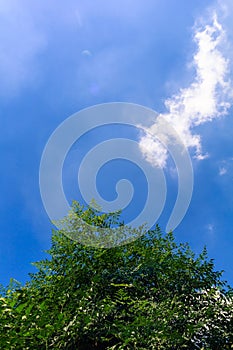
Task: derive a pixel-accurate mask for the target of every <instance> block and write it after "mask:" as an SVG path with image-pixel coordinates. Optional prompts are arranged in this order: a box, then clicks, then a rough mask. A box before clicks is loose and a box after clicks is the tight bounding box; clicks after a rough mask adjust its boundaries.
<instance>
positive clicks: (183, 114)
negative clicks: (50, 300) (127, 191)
mask: <svg viewBox="0 0 233 350" xmlns="http://www.w3.org/2000/svg"><path fill="white" fill-rule="evenodd" d="M232 15H233V4H232V1H231V0H223V1H221V4H220V2H215V1H210V0H209V1H207V0H206V1H203V0H202V1H201V0H195V1H187V0H163V1H160V0H158V1H157V0H156V1H155V0H148V1H146V2H145V1H142V0H136V1H135V0H134V1H133V0H124V1H121V0H119V1H117V2H116V1H115V2H113V1H107V0H96V1H95V2H93V1H90V0H87V1H73V0H70V1H68V2H66V3H64V2H63V1H60V0H58V1H57V0H56V1H54V0H51V1H46V2H45V1H40V2H32V1H29V0H28V1H26V0H2V1H1V2H0V37H1V40H0V76H1V80H0V108H1V109H0V110H1V139H0V140H1V141H0V142H1V163H0V164H1V178H0V188H1V202H0V206H1V221H0V238H1V245H0V283H2V284H4V285H6V284H7V283H8V282H9V279H10V277H14V278H15V279H17V280H19V281H21V282H25V281H26V280H27V279H28V275H27V274H28V272H31V271H34V270H33V267H32V266H31V265H30V263H31V262H33V261H36V260H39V259H41V258H42V257H44V256H45V254H44V253H43V250H44V249H47V248H49V246H50V238H51V223H50V221H49V218H48V216H47V214H46V212H45V210H44V207H43V204H42V201H41V197H40V190H39V165H40V158H41V155H42V152H43V148H44V146H45V144H46V142H47V140H48V138H49V136H50V135H51V133H52V132H53V131H54V129H55V128H56V127H57V126H58V125H59V124H60V123H61V122H62V121H64V120H65V119H66V118H67V117H69V116H70V115H71V114H73V113H75V112H77V111H79V110H81V109H83V108H85V107H89V106H92V105H95V104H99V103H105V102H115V101H122V102H131V103H136V104H141V105H144V106H147V107H149V108H152V109H154V110H156V111H157V112H158V113H161V114H163V115H165V116H167V118H168V120H171V122H174V126H176V127H177V128H178V129H181V136H183V138H184V139H185V142H186V145H187V147H188V148H189V150H190V154H191V156H192V161H193V168H194V191H193V197H192V201H191V204H190V207H189V209H188V212H187V214H186V216H185V217H184V219H183V221H182V222H181V224H180V225H179V226H178V227H177V229H176V230H175V236H176V240H177V241H181V242H184V241H188V242H189V243H190V245H191V247H192V249H193V250H194V251H195V252H197V253H198V252H200V251H201V250H202V248H203V246H204V245H206V246H207V248H208V252H209V256H210V257H211V258H214V259H215V263H216V267H217V269H223V270H225V273H224V278H226V279H227V280H228V281H229V282H230V283H231V284H233V271H232V264H233V254H232V250H233V229H232V224H233V116H232V111H233V109H232V108H231V104H232V97H233V95H232V91H233V90H232V89H231V86H232V85H231V80H233V79H232V76H233V74H232V73H233V71H232V68H233V25H232V20H231V18H232ZM214 18H215V20H216V21H217V27H218V33H217V32H213V33H212V34H213V38H212V39H213V42H212V44H216V45H215V46H213V47H211V48H209V53H211V55H212V56H211V57H212V59H214V62H215V66H216V67H217V68H219V70H218V69H217V68H216V72H217V73H216V72H213V75H214V74H216V76H217V77H216V76H215V77H213V76H212V70H213V69H212V70H211V71H208V65H209V64H210V60H209V61H208V59H209V56H208V54H209V53H208V52H207V53H206V52H205V48H206V47H207V46H208V45H209V44H211V43H208V38H206V37H204V38H202V39H203V40H202V39H200V36H198V33H199V34H200V33H204V32H205V31H206V30H207V29H208V28H209V29H208V30H209V32H210V31H211V28H212V29H213V28H214V27H213V26H214ZM215 25H216V23H215ZM208 26H209V27H208ZM219 33H220V34H219ZM218 35H219V37H218ZM195 37H196V40H195ZM198 38H199V39H198ZM218 39H219V41H218ZM220 39H221V40H220ZM198 40H199V41H198ZM201 40H202V41H201ZM206 40H207V41H206ZM202 44H203V45H204V46H203V45H202ZM206 45H207V46H206ZM198 52H199V56H198V55H197V53H198ZM215 58H216V60H215ZM198 65H199V66H198ZM197 67H199V68H198V69H199V73H198V69H197ZM206 69H207V73H206ZM219 72H220V73H221V74H222V75H221V74H220V73H219ZM202 73H203V76H204V77H205V86H204V88H203V86H202V85H201V84H202V81H201V79H202V78H203V76H202V75H201V74H202ZM198 74H199V75H198ZM220 78H222V80H221V79H220ZM218 79H219V80H218ZM220 80H221V81H220ZM193 84H194V85H193ZM199 88H200V89H201V90H200V91H199V90H198V89H199ZM212 88H213V89H212ZM206 89H207V90H208V89H210V90H211V89H212V90H213V91H212V90H211V91H212V93H211V94H209V95H208V94H207V95H206V96H205V92H206ZM197 92H198V93H197ZM199 92H200V93H199ZM185 94H186V95H188V96H189V97H190V94H191V97H190V98H189V99H185V98H184V95H185ZM192 94H196V95H195V96H194V97H195V98H194V99H193V100H192V98H193V96H192ZM203 98H204V104H203V106H204V107H203V108H200V110H198V111H195V110H194V109H195V108H194V107H193V104H192V103H191V104H190V101H191V102H192V101H194V102H195V105H200V106H201V105H202V104H201V102H203ZM169 101H170V102H169ZM220 105H221V106H222V107H221V108H220V107H219V106H220ZM172 106H173V107H174V108H175V112H174V111H173V109H172ZM190 106H191V107H190ZM186 107H187V108H186ZM189 107H190V108H191V109H190V108H189ZM205 108H207V110H206V109H205ZM224 108H225V109H224ZM222 109H224V111H222ZM187 111H188V112H187ZM173 112H174V113H173ZM195 113H196V114H195ZM193 115H194V119H192V118H193ZM174 116H175V117H174ZM177 116H179V118H177ZM173 117H174V118H173ZM182 118H183V119H182ZM195 118H196V119H195ZM184 120H186V121H187V123H188V124H187V123H186V124H185V123H184ZM142 124H143V120H142ZM184 124H185V125H186V126H185V127H184ZM187 125H188V126H187ZM150 132H153V126H152V129H151V130H150ZM194 135H199V136H200V141H198V143H197V142H196V141H195V140H196V139H195V137H194ZM113 136H115V137H117V136H120V137H129V138H133V139H137V138H138V133H137V131H136V130H134V129H133V128H130V127H128V128H127V127H123V126H122V127H118V128H113V126H112V127H110V126H109V127H105V128H104V129H102V130H101V129H96V130H94V131H92V132H90V133H88V134H87V135H85V136H84V137H83V138H82V139H81V140H80V143H79V144H78V143H77V144H75V145H74V146H73V147H72V149H71V151H70V152H69V155H68V157H67V160H66V163H65V165H64V174H63V175H64V188H65V190H66V194H67V198H69V199H70V200H71V199H72V198H75V199H78V200H80V201H81V197H80V193H79V190H78V188H77V169H76V168H77V167H78V164H79V162H80V159H81V157H82V156H83V155H84V154H85V152H86V151H87V150H88V149H90V148H91V147H92V146H93V145H95V144H98V142H101V141H102V140H105V139H108V137H109V138H111V137H113ZM141 141H142V140H141ZM143 141H146V140H145V139H144V140H143ZM194 141H195V142H196V143H195V142H194ZM192 142H193V143H192ZM192 145H193V146H192ZM200 147H201V151H200ZM152 148H153V147H152ZM77 150H78V151H79V152H77ZM153 151H155V153H153ZM148 152H149V153H148ZM150 152H152V153H153V154H155V155H156V150H153V149H152V150H151V149H150V150H147V151H146V154H145V157H146V156H148V154H149V155H150V154H151V153H150ZM207 154H208V157H203V158H205V159H202V160H201V159H200V158H202V155H207ZM148 159H149V161H151V163H153V160H154V158H153V157H152V158H150V157H149V158H148ZM152 165H153V164H152ZM172 169H173V168H172ZM164 171H165V173H166V177H167V184H168V195H167V201H166V206H165V209H164V212H163V213H162V215H161V218H160V219H159V220H158V223H159V224H160V226H161V227H162V229H164V228H165V226H166V222H167V219H168V217H169V213H170V212H171V210H172V206H173V205H174V201H175V198H176V193H177V186H176V185H177V184H176V181H175V180H176V174H175V171H174V169H173V170H172V171H171V168H168V165H167V164H165V165H164ZM122 177H126V178H127V179H129V180H130V181H132V183H133V184H134V186H135V197H134V198H133V201H132V203H131V205H130V207H129V208H128V212H126V214H125V216H126V217H133V216H134V215H135V214H137V213H138V212H139V211H140V209H141V207H142V206H143V203H144V201H145V198H146V192H145V191H146V189H145V190H144V189H143V186H144V185H145V179H144V178H143V174H142V173H141V172H140V171H139V169H138V168H137V167H135V166H134V165H133V164H130V163H129V164H126V162H125V161H120V160H115V161H113V162H112V164H107V165H106V166H104V167H103V169H102V170H101V172H100V174H99V176H98V178H97V184H98V186H99V189H100V192H101V193H102V195H103V196H105V198H106V199H109V200H110V199H112V198H113V197H114V194H115V192H114V186H115V183H116V181H117V180H118V179H119V178H122ZM145 187H146V186H145Z"/></svg>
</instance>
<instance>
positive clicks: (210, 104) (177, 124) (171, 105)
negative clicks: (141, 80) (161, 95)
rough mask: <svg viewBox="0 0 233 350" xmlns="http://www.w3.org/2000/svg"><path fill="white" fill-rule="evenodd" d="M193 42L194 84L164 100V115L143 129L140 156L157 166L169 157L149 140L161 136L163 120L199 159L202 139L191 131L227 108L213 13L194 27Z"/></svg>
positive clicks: (224, 66)
mask: <svg viewBox="0 0 233 350" xmlns="http://www.w3.org/2000/svg"><path fill="white" fill-rule="evenodd" d="M194 41H195V43H196V45H197V51H196V53H195V54H194V56H193V62H192V66H193V67H194V68H195V78H194V81H193V82H192V83H191V85H190V86H189V87H187V88H183V89H180V91H179V92H178V93H177V94H176V95H173V96H172V97H171V98H169V99H167V100H166V101H165V106H166V108H167V113H164V114H160V115H159V116H158V118H157V119H156V121H155V122H154V124H153V125H152V126H151V127H150V128H148V129H144V130H145V135H143V136H142V138H141V140H140V149H141V151H142V154H143V155H144V157H145V159H146V160H148V161H149V162H150V163H151V164H152V165H153V166H156V167H157V166H159V167H164V166H165V165H166V161H167V157H168V154H167V151H166V150H165V148H164V146H163V145H162V144H161V143H159V142H158V141H153V137H152V135H155V136H157V137H158V138H159V139H161V137H163V135H161V134H158V126H159V125H160V124H161V123H162V120H166V121H167V122H168V123H169V125H171V126H172V127H173V128H174V129H175V130H176V132H177V133H178V135H179V137H180V138H181V140H182V141H183V143H184V145H185V146H186V147H188V148H189V147H190V148H194V150H195V157H196V158H197V159H199V160H200V159H204V158H206V157H207V155H203V153H202V146H201V137H200V135H198V134H194V133H193V128H195V127H196V126H198V125H201V124H203V123H206V122H208V121H212V120H213V119H215V118H217V117H219V116H223V115H225V114H226V113H227V111H228V109H229V107H230V101H231V99H232V93H231V91H230V88H231V82H230V80H229V78H228V75H229V74H228V60H227V59H226V58H225V57H224V55H223V53H222V51H221V50H222V47H223V45H224V43H225V41H226V37H225V32H224V29H223V27H222V25H221V24H220V23H219V21H218V19H217V15H216V14H215V13H214V14H213V15H212V17H211V21H210V23H208V24H205V25H204V26H202V27H198V28H197V27H196V28H195V32H194Z"/></svg>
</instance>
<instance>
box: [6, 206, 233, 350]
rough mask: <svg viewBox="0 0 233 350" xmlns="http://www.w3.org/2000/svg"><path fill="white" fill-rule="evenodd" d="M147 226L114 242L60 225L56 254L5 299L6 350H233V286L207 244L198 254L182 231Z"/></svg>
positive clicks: (94, 219) (94, 220) (101, 220)
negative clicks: (73, 234) (86, 239)
mask: <svg viewBox="0 0 233 350" xmlns="http://www.w3.org/2000/svg"><path fill="white" fill-rule="evenodd" d="M74 209H75V211H74V212H75V213H76V216H77V222H80V218H81V219H83V220H85V221H86V222H88V224H89V225H93V226H94V225H95V226H96V225H97V226H99V227H107V228H109V229H110V228H111V227H116V226H117V225H120V226H121V227H122V228H124V225H123V224H122V223H120V220H119V215H120V214H119V213H115V214H100V213H99V212H98V210H93V209H91V208H88V209H87V210H85V209H84V208H83V207H81V206H79V205H78V203H74ZM67 220H68V221H69V220H70V217H69V216H68V218H67ZM72 220H74V217H73V216H72ZM77 222H76V223H73V222H72V225H73V224H75V225H77ZM68 224H69V222H68ZM140 230H141V228H139V229H138V230H132V234H133V235H134V236H135V237H139V238H138V239H137V240H135V241H132V242H130V243H129V244H127V245H119V246H116V247H113V248H111V249H107V248H96V247H92V246H84V245H82V244H80V243H77V242H75V241H73V240H71V239H70V238H68V237H67V235H66V234H65V232H64V226H63V229H61V230H54V231H53V233H52V245H51V248H50V249H49V251H48V253H49V255H50V259H46V260H42V261H40V262H37V263H35V264H34V265H36V267H37V269H38V272H37V273H35V274H31V280H30V282H28V283H27V284H26V285H25V286H20V285H18V284H17V283H15V282H14V283H13V285H11V287H10V288H9V289H8V290H6V292H5V294H3V295H2V297H1V298H0V349H6V350H7V349H20V350H26V349H33V350H34V349H67V350H74V349H78V350H84V349H85V350H88V349H109V350H120V349H138V350H141V349H148V350H149V349H159V350H162V349H166V350H169V349H171V350H172V349H177V350H178V349H189V350H192V349H205V350H215V349H216V350H217V349H221V350H222V349H232V348H233V297H232V290H231V289H230V288H227V287H226V284H225V282H223V281H222V280H221V274H222V273H221V272H218V271H215V270H214V264H213V261H212V260H208V258H207V253H206V250H205V249H204V251H203V253H202V254H201V255H200V256H198V257H197V258H196V257H195V256H194V254H193V252H192V251H191V250H190V248H189V246H188V245H187V244H179V245H178V244H176V243H175V241H174V237H173V235H172V233H169V234H167V235H163V234H162V232H161V231H160V229H159V227H158V226H157V227H156V228H155V229H154V230H150V231H148V232H147V234H145V235H141V232H140ZM137 231H138V232H137ZM122 232H123V231H122ZM127 232H128V233H129V231H127ZM128 233H127V234H128ZM83 234H85V232H83Z"/></svg>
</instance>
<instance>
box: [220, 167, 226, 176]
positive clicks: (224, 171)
mask: <svg viewBox="0 0 233 350" xmlns="http://www.w3.org/2000/svg"><path fill="white" fill-rule="evenodd" d="M226 173H227V169H226V168H224V167H220V168H219V175H220V176H223V175H225V174H226Z"/></svg>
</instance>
